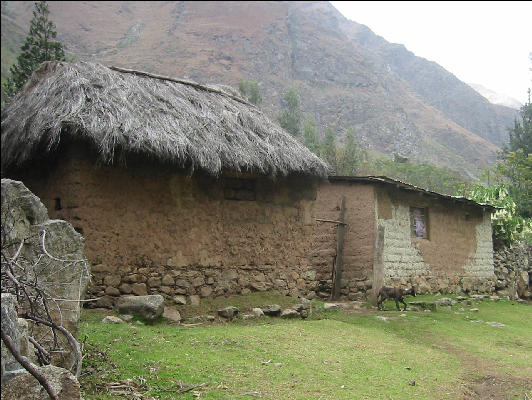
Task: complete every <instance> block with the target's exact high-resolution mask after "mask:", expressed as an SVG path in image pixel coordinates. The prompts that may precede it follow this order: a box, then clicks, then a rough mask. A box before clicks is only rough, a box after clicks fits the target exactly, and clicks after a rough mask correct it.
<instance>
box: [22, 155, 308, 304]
mask: <svg viewBox="0 0 532 400" xmlns="http://www.w3.org/2000/svg"><path fill="white" fill-rule="evenodd" d="M93 159H94V158H92V156H91V155H90V154H88V153H87V151H85V150H84V149H82V148H80V147H79V146H74V147H71V148H68V150H67V151H64V152H62V153H60V154H59V155H58V157H57V158H56V160H55V162H54V164H53V165H47V167H46V168H37V169H35V168H34V169H33V170H32V173H25V174H24V177H23V180H24V182H25V183H26V185H27V186H28V187H29V188H30V189H31V190H32V191H34V193H36V194H37V195H38V196H39V197H40V198H41V200H42V202H43V203H44V204H45V205H46V207H47V208H48V210H49V213H50V216H51V217H52V218H60V219H65V220H67V221H69V222H71V223H72V225H73V226H74V227H75V229H76V230H77V231H78V232H80V233H81V234H82V235H83V236H84V237H85V243H86V254H87V258H88V259H89V261H90V262H91V264H92V266H93V268H92V286H91V289H90V291H91V293H90V295H91V296H96V297H102V298H101V299H100V301H99V302H97V303H95V304H94V305H96V306H109V307H112V306H113V304H114V302H115V301H116V299H117V297H118V296H120V295H122V294H137V295H142V294H153V293H161V294H164V295H166V297H168V298H170V297H172V296H174V295H179V294H186V295H199V296H200V297H214V296H220V295H224V294H231V293H245V292H247V291H251V290H267V289H270V288H275V289H278V290H280V291H281V292H283V293H286V294H291V295H297V294H306V292H307V291H308V288H309V287H313V286H315V284H313V283H312V282H311V280H312V278H313V274H312V273H310V274H309V273H308V272H309V267H310V264H309V257H310V254H311V250H312V241H311V240H309V239H310V238H311V237H312V234H313V231H314V227H315V209H314V204H315V199H316V191H317V185H318V182H317V181H316V180H315V179H314V178H309V177H304V176H291V177H287V178H278V179H276V180H272V179H269V178H266V177H258V176H253V175H238V176H230V177H229V178H228V179H230V178H235V177H236V178H238V179H237V180H236V181H235V180H234V179H233V183H232V184H231V189H227V188H226V187H225V186H224V183H223V182H224V178H221V179H215V178H212V177H208V176H203V175H201V173H198V172H196V173H194V175H193V176H192V177H190V176H187V175H186V174H184V173H176V172H175V167H164V166H161V165H157V164H154V163H149V162H145V161H142V160H140V161H139V160H137V161H138V162H134V163H129V164H128V165H127V167H126V168H117V167H112V166H95V164H94V161H93ZM35 170H38V171H40V174H39V175H36V174H35ZM239 180H241V181H246V180H247V181H248V183H246V184H244V187H245V189H246V190H243V191H241V192H242V193H243V195H242V196H240V198H247V196H249V195H250V190H248V189H249V188H253V187H254V190H251V192H254V194H253V193H252V194H251V195H252V196H253V197H255V200H253V201H249V200H241V199H240V200H227V199H226V197H228V196H229V197H235V196H233V195H234V193H232V192H231V191H233V192H235V190H236V192H237V193H238V191H239V189H238V188H237V189H235V182H237V183H238V182H239ZM249 181H253V183H251V184H250V183H249ZM228 190H229V193H227V191H228ZM236 197H237V198H238V197H239V196H236Z"/></svg>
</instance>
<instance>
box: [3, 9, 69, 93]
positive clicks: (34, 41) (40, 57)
mask: <svg viewBox="0 0 532 400" xmlns="http://www.w3.org/2000/svg"><path fill="white" fill-rule="evenodd" d="M49 14H50V12H49V10H48V5H47V3H46V1H38V2H35V9H34V10H33V19H32V20H31V22H30V31H29V35H28V36H27V37H26V40H25V42H24V45H23V46H22V47H21V51H22V52H21V54H20V55H19V56H18V57H17V62H16V63H15V64H13V65H12V66H11V68H10V69H9V71H10V73H11V76H10V77H9V78H7V80H6V83H5V84H4V93H5V95H6V96H7V98H8V100H9V99H10V98H12V97H13V96H14V95H15V94H16V93H17V92H18V91H19V90H20V89H21V88H22V86H24V84H25V83H26V81H27V80H28V78H29V77H30V76H31V74H32V73H33V71H34V70H35V69H36V68H37V67H38V66H39V65H40V64H41V63H42V62H44V61H51V60H58V61H64V60H65V52H64V46H63V45H62V44H61V43H60V42H57V41H55V40H54V39H55V37H56V36H57V32H56V31H55V24H54V23H53V22H52V21H50V20H49V19H48V15H49Z"/></svg>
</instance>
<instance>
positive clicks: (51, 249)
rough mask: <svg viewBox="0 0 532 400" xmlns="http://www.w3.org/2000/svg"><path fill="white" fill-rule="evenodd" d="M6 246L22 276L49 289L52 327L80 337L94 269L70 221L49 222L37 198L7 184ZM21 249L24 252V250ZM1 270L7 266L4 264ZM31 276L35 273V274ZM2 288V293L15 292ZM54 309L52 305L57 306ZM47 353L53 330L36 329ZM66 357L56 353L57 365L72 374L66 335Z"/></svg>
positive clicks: (4, 196) (4, 190)
mask: <svg viewBox="0 0 532 400" xmlns="http://www.w3.org/2000/svg"><path fill="white" fill-rule="evenodd" d="M1 184H2V192H1V201H2V244H3V246H4V250H5V251H6V252H7V253H8V254H9V255H10V256H11V257H13V256H14V255H15V254H17V251H18V256H17V262H18V264H19V265H22V266H23V267H24V269H25V271H24V272H23V273H21V275H23V274H25V275H26V276H30V277H32V279H33V280H34V282H35V283H37V284H38V285H39V286H41V287H42V288H45V289H46V293H47V296H48V297H49V298H50V299H54V300H53V301H50V307H49V309H50V312H51V317H52V319H53V321H54V322H55V323H56V324H58V325H62V326H63V327H64V328H66V329H67V330H68V331H69V332H70V333H72V334H73V335H74V337H75V336H76V335H77V332H78V328H79V317H80V313H81V304H80V302H79V300H82V299H83V298H84V296H85V293H86V290H87V286H88V284H89V281H90V264H89V263H88V261H87V259H86V258H85V243H84V239H83V237H82V236H81V235H80V234H79V233H78V232H76V231H75V230H74V228H73V227H72V225H70V224H69V223H68V222H66V221H61V220H50V219H49V218H48V212H47V210H46V208H45V207H44V205H43V204H42V202H41V201H40V200H39V198H38V197H37V196H35V195H34V194H33V193H31V192H30V191H29V190H28V188H26V186H24V184H23V183H22V182H19V181H14V180H11V179H2V183H1ZM21 243H22V246H21V247H20V250H18V249H19V246H20V244H21ZM2 268H5V260H4V259H2ZM30 270H31V271H30ZM7 286H8V282H5V281H3V282H2V292H4V291H8V290H10V289H9V288H8V287H7ZM52 303H53V304H52ZM32 330H33V334H34V336H35V337H39V339H40V342H41V344H42V345H44V347H52V343H53V341H54V338H53V335H52V334H51V333H50V329H49V328H46V327H43V326H35V327H32ZM59 338H60V340H61V343H60V346H61V347H62V348H64V349H65V350H64V351H63V352H54V353H53V359H52V364H54V365H59V366H64V367H66V368H71V367H72V365H73V362H74V358H73V352H72V351H71V350H70V345H69V343H68V341H67V340H66V338H65V337H64V336H63V335H59Z"/></svg>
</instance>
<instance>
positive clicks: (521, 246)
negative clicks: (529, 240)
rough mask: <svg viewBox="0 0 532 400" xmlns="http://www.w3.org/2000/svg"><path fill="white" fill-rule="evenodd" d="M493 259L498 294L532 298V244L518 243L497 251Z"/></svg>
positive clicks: (514, 297) (515, 297)
mask: <svg viewBox="0 0 532 400" xmlns="http://www.w3.org/2000/svg"><path fill="white" fill-rule="evenodd" d="M493 259H494V266H495V275H496V277H497V282H496V284H495V289H496V291H497V294H498V295H501V296H509V297H510V298H511V299H517V298H518V297H519V298H522V299H531V298H532V286H531V277H532V246H530V245H527V244H526V243H516V244H514V245H512V246H511V247H509V248H508V247H505V248H502V249H500V250H498V251H496V252H495V254H494V256H493Z"/></svg>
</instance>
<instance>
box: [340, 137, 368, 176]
mask: <svg viewBox="0 0 532 400" xmlns="http://www.w3.org/2000/svg"><path fill="white" fill-rule="evenodd" d="M339 153H340V154H339V160H338V175H345V176H354V175H356V174H357V172H358V170H359V169H360V164H361V163H362V161H363V160H364V158H365V152H364V151H363V150H362V149H360V146H359V145H358V143H357V142H356V140H355V130H354V129H353V127H349V128H348V129H347V132H346V141H345V146H344V147H343V148H342V149H341V150H340V152H339Z"/></svg>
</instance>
